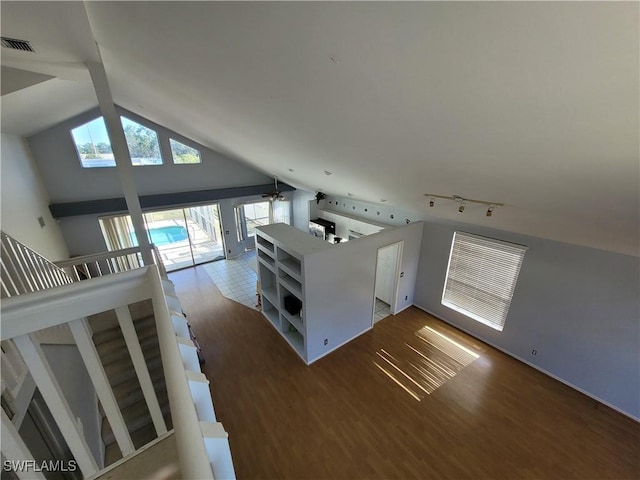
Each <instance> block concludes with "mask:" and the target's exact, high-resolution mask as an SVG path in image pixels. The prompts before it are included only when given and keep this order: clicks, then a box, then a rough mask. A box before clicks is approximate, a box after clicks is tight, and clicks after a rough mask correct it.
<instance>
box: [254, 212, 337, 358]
mask: <svg viewBox="0 0 640 480" xmlns="http://www.w3.org/2000/svg"><path fill="white" fill-rule="evenodd" d="M331 247H332V245H331V244H329V243H327V242H324V241H323V240H321V239H319V238H316V237H313V236H311V235H309V234H307V233H305V232H302V231H300V230H297V229H295V228H293V227H290V226H289V225H285V224H283V223H277V224H273V225H267V226H264V227H258V228H256V251H257V257H258V279H259V281H260V288H261V291H262V313H263V315H264V316H265V317H266V318H267V319H268V320H269V322H270V323H271V325H273V327H274V328H275V329H276V330H277V331H278V333H279V334H280V335H281V336H282V337H283V338H284V339H285V340H286V341H287V342H288V343H289V345H290V346H291V347H292V348H293V349H294V350H295V352H296V353H297V354H298V355H299V356H300V358H302V360H304V361H305V363H309V358H308V356H307V331H308V330H307V324H306V320H307V319H306V318H305V303H306V302H305V300H306V297H305V295H306V294H305V268H304V264H305V261H304V259H305V255H309V254H311V253H314V252H318V251H321V250H326V249H329V248H331ZM289 297H293V299H295V300H293V301H292V303H295V302H296V300H297V302H299V303H300V305H301V308H300V310H299V311H298V312H295V311H294V312H293V313H291V312H289V311H287V309H286V308H285V304H286V303H285V302H287V298H289Z"/></svg>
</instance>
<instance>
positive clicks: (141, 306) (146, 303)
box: [89, 300, 153, 333]
mask: <svg viewBox="0 0 640 480" xmlns="http://www.w3.org/2000/svg"><path fill="white" fill-rule="evenodd" d="M129 312H130V313H131V318H133V321H134V322H135V321H136V320H138V319H140V318H146V317H152V316H153V305H152V303H151V300H143V301H141V302H136V303H132V304H131V305H129ZM89 324H90V325H91V329H92V330H93V332H94V333H98V332H101V331H103V330H108V329H110V328H114V327H117V326H118V318H117V317H116V313H115V311H114V310H107V311H106V312H102V313H97V314H95V315H91V316H90V317H89Z"/></svg>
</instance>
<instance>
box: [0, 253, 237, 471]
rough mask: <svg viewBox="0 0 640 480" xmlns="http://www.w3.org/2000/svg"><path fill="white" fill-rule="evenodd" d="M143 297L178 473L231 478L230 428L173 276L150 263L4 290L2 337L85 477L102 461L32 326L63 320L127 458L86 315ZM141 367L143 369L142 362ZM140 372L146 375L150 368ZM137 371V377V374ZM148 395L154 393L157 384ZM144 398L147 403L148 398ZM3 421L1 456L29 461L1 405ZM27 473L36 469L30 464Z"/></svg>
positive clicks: (125, 436) (126, 437)
mask: <svg viewBox="0 0 640 480" xmlns="http://www.w3.org/2000/svg"><path fill="white" fill-rule="evenodd" d="M149 299H151V302H152V305H153V309H154V316H155V319H156V328H157V331H158V340H159V343H160V354H161V358H162V365H163V368H164V372H165V379H166V386H167V392H168V397H169V405H170V409H171V415H172V420H173V424H174V434H175V437H176V447H177V453H178V460H179V469H180V474H181V477H182V478H185V479H186V478H198V479H200V478H203V479H204V478H235V472H234V468H233V462H232V459H231V451H230V449H229V441H228V435H227V433H226V432H225V430H224V428H223V426H222V424H220V423H219V422H217V420H216V417H215V411H214V408H213V403H212V401H211V395H210V393H209V382H208V381H207V379H206V377H205V376H204V375H203V374H202V373H201V372H200V367H199V363H198V357H197V352H196V347H195V346H194V345H193V343H192V342H191V340H190V339H189V331H188V325H187V321H186V319H185V317H184V316H183V315H182V314H181V313H180V312H181V311H182V309H181V305H180V303H179V300H178V298H177V297H176V296H175V292H174V290H173V286H172V284H171V282H169V281H167V280H164V279H162V278H161V277H160V274H159V272H158V268H157V267H156V266H147V267H142V268H138V269H136V270H131V271H127V272H122V273H116V274H111V275H105V276H103V277H100V278H92V279H89V280H86V281H83V282H77V283H74V284H69V285H63V286H59V287H56V288H51V289H48V290H43V291H38V292H35V293H32V294H29V295H19V296H15V297H11V298H6V299H4V300H3V302H2V312H1V313H2V331H1V340H2V341H6V340H13V342H14V344H15V346H16V348H17V349H18V350H19V352H20V354H21V356H22V358H23V359H24V361H25V364H26V365H27V367H28V369H29V372H30V374H31V376H32V377H33V379H34V381H35V384H36V386H37V387H38V389H39V390H40V392H41V394H42V396H43V398H44V400H45V402H46V403H47V406H48V407H49V410H50V411H51V414H52V416H53V418H54V420H55V422H56V424H57V426H58V428H59V429H60V432H61V433H62V435H63V436H64V438H65V441H66V442H67V445H68V446H69V449H70V450H71V452H72V454H73V456H74V459H75V461H76V462H77V465H78V467H79V469H80V471H81V473H82V475H83V477H84V478H88V477H95V476H97V475H98V474H100V473H102V472H101V471H100V470H101V469H100V467H99V465H98V463H97V462H96V459H95V458H94V456H93V454H92V453H91V451H90V449H89V447H88V445H87V442H86V440H85V437H84V435H83V433H82V431H81V428H80V427H79V426H78V424H77V422H76V421H75V418H74V416H73V414H72V412H71V410H70V408H69V405H68V402H67V401H66V399H65V395H64V393H63V391H62V389H61V388H60V386H59V385H58V383H57V380H56V378H55V376H54V374H53V372H52V370H51V367H50V365H49V363H48V361H47V359H46V357H45V355H44V353H43V351H42V348H41V347H40V344H39V342H38V340H37V336H36V335H33V333H34V332H37V331H38V330H41V329H44V328H49V327H52V326H56V325H62V324H65V323H66V324H68V326H69V328H70V330H71V332H72V334H73V337H74V339H75V341H76V343H77V345H78V349H79V351H80V355H81V357H82V359H83V361H84V363H85V366H86V367H87V371H88V373H89V376H90V378H91V381H92V383H93V385H94V387H95V389H96V392H97V394H98V397H99V400H100V402H101V404H102V406H103V408H104V411H105V414H106V417H107V420H108V422H109V423H110V425H111V427H112V430H113V432H114V435H115V437H116V442H117V444H118V446H119V447H120V450H121V451H122V455H123V457H124V460H127V459H129V458H131V457H132V456H133V455H135V450H134V447H133V443H132V441H131V436H130V434H129V432H128V430H127V426H126V424H125V422H124V419H123V418H122V413H121V411H120V409H119V408H118V405H117V402H116V400H115V396H114V394H113V390H112V389H111V387H110V385H109V381H108V378H107V376H106V373H105V371H104V368H103V366H102V363H101V361H100V357H99V356H98V353H97V351H96V349H95V345H94V344H93V342H92V339H91V331H90V328H89V325H88V322H87V320H86V318H87V317H89V316H91V315H94V314H97V313H101V312H104V311H107V310H112V309H115V310H116V313H118V311H122V310H123V308H122V306H123V305H124V306H126V305H130V304H133V303H137V302H140V301H143V300H149ZM125 309H126V308H125ZM125 316H126V314H125ZM119 320H120V318H119ZM121 325H122V324H121ZM123 330H124V329H123ZM133 335H135V333H134V334H133ZM135 341H136V342H137V337H136V338H135ZM138 346H139V343H138ZM143 368H144V369H145V370H146V365H144V367H143ZM146 372H147V375H148V370H146ZM138 378H139V380H140V383H141V385H142V384H143V383H144V382H143V378H142V377H138ZM151 390H153V389H151ZM152 395H153V396H154V397H155V392H152ZM145 397H146V395H145ZM156 402H157V398H156ZM147 404H148V406H149V408H150V410H151V408H152V405H151V403H150V402H149V401H148V403H147ZM154 423H155V422H154ZM2 426H3V428H2V453H3V455H4V457H5V458H6V459H7V460H8V461H12V460H14V461H33V462H35V460H33V457H32V456H31V454H30V453H29V451H28V449H27V447H26V446H25V444H24V442H23V441H22V439H21V438H20V435H19V434H18V432H17V431H16V429H15V427H13V424H12V423H11V421H10V420H9V418H8V417H7V415H6V414H5V413H4V410H3V411H2ZM156 430H157V433H158V436H162V435H164V434H165V432H166V427H164V421H162V424H161V425H160V426H158V425H156ZM34 464H35V463H34ZM33 473H37V472H29V474H33ZM42 478H44V477H42Z"/></svg>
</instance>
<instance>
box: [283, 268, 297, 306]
mask: <svg viewBox="0 0 640 480" xmlns="http://www.w3.org/2000/svg"><path fill="white" fill-rule="evenodd" d="M278 277H279V278H280V283H281V284H282V285H284V286H285V287H287V288H288V289H289V290H291V293H293V294H294V295H295V296H296V297H298V298H299V299H302V283H300V282H299V281H298V280H296V279H295V278H293V277H292V276H291V275H289V274H288V273H287V272H285V271H284V270H282V269H281V268H280V269H278Z"/></svg>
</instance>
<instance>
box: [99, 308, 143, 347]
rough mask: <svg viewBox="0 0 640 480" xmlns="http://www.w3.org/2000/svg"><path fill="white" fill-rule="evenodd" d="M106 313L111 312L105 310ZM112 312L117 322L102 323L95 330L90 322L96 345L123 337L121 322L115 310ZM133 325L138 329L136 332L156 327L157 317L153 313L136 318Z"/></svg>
mask: <svg viewBox="0 0 640 480" xmlns="http://www.w3.org/2000/svg"><path fill="white" fill-rule="evenodd" d="M105 313H109V312H105ZM111 313H113V316H114V319H115V322H110V324H109V326H108V327H105V326H104V325H101V327H102V328H100V329H98V330H95V329H94V328H93V323H92V322H90V324H91V325H92V326H91V329H92V331H93V343H95V344H96V345H102V344H104V343H108V342H110V341H111V340H115V339H117V338H122V330H121V329H120V324H119V323H118V319H117V317H116V316H115V313H114V312H111ZM100 315H103V314H102V313H101V314H100ZM133 325H134V327H135V329H136V332H137V331H140V330H144V329H146V328H147V327H149V326H153V327H154V328H155V318H154V317H153V315H150V316H148V317H141V318H138V319H136V320H134V321H133Z"/></svg>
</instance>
